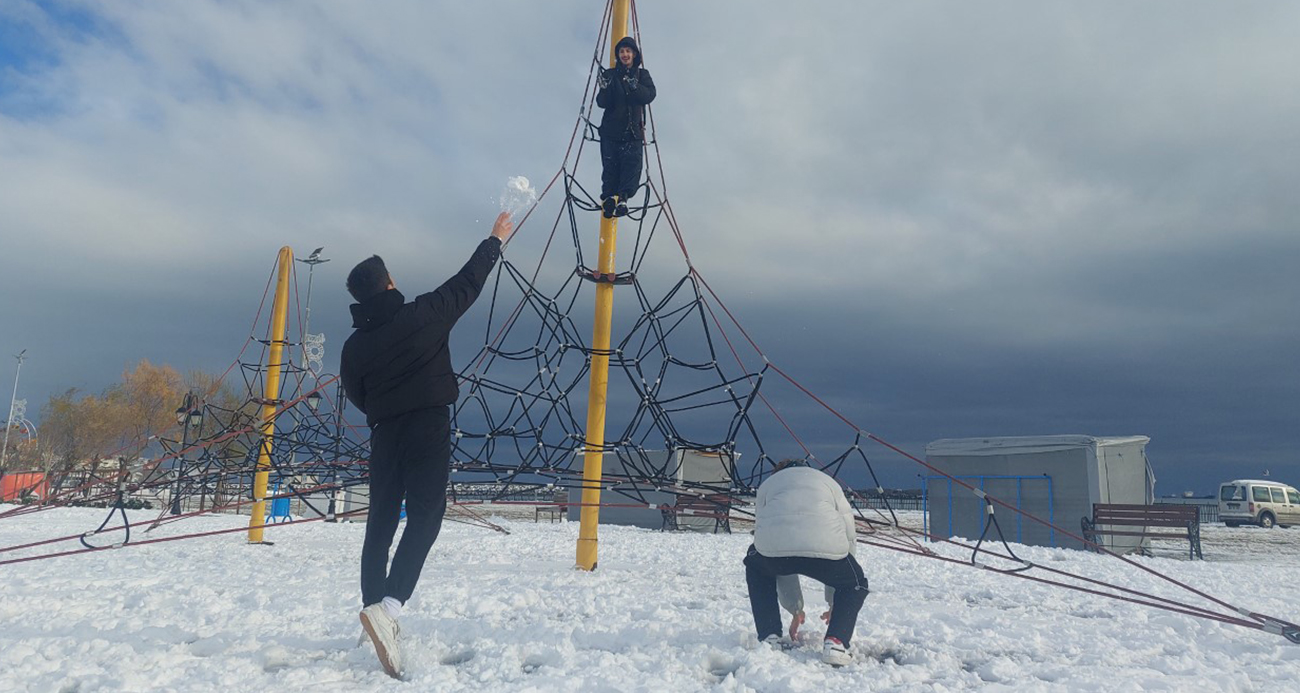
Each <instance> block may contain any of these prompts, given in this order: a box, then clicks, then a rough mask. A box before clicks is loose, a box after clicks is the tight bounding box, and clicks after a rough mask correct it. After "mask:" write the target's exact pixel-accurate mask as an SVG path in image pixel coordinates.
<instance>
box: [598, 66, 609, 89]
mask: <svg viewBox="0 0 1300 693" xmlns="http://www.w3.org/2000/svg"><path fill="white" fill-rule="evenodd" d="M608 86H609V74H607V73H606V72H605V71H604V70H601V71H600V74H598V75H596V88H597V89H604V88H605V87H608Z"/></svg>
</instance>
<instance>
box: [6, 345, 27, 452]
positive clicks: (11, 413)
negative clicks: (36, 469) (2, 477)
mask: <svg viewBox="0 0 1300 693" xmlns="http://www.w3.org/2000/svg"><path fill="white" fill-rule="evenodd" d="M14 358H16V359H18V370H17V371H15V372H14V392H13V394H12V395H10V396H9V415H8V416H7V417H5V442H4V447H2V448H0V469H4V468H5V456H6V455H8V454H9V429H11V428H13V427H14V403H15V402H16V401H17V400H18V376H20V375H22V372H23V361H24V360H26V358H27V350H26V349H23V350H22V351H20V352H18V353H17V354H14Z"/></svg>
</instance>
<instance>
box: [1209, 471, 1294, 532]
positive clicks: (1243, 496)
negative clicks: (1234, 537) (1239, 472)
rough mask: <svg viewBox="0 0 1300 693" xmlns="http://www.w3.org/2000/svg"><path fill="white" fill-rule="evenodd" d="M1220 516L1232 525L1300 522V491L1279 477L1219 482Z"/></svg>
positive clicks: (1269, 525) (1287, 525) (1282, 524)
mask: <svg viewBox="0 0 1300 693" xmlns="http://www.w3.org/2000/svg"><path fill="white" fill-rule="evenodd" d="M1219 519H1220V520H1223V524H1225V525H1227V526H1229V527H1236V526H1238V525H1243V524H1247V525H1259V526H1260V527H1272V526H1273V525H1278V526H1279V527H1290V526H1291V525H1296V524H1300V491H1297V490H1295V489H1294V488H1292V487H1290V486H1287V485H1286V484H1279V483H1277V482H1276V481H1260V480H1258V479H1239V480H1237V481H1229V482H1227V483H1224V484H1220V485H1219Z"/></svg>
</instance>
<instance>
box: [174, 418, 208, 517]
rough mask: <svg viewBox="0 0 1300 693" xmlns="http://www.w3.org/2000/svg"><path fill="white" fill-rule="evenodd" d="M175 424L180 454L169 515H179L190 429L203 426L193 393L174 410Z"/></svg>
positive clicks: (176, 466)
mask: <svg viewBox="0 0 1300 693" xmlns="http://www.w3.org/2000/svg"><path fill="white" fill-rule="evenodd" d="M176 423H178V424H180V425H181V454H180V457H179V458H178V459H177V464H176V465H174V466H175V468H176V487H175V488H174V489H173V490H172V509H171V514H173V515H180V514H181V479H182V478H183V477H184V472H185V449H186V448H188V447H189V445H190V429H191V428H195V429H197V428H198V427H199V426H202V425H203V409H202V408H201V407H199V406H198V397H195V396H194V393H193V392H190V393H188V394H186V395H185V403H184V404H182V405H181V406H179V407H177V408H176Z"/></svg>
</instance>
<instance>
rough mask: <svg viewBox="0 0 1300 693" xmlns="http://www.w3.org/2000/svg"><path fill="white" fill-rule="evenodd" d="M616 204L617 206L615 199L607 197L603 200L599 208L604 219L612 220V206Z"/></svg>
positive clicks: (616, 199)
mask: <svg viewBox="0 0 1300 693" xmlns="http://www.w3.org/2000/svg"><path fill="white" fill-rule="evenodd" d="M616 204H618V198H617V197H607V198H605V201H604V202H602V203H601V205H600V208H601V210H603V211H604V213H605V218H606V219H612V218H613V217H614V205H616Z"/></svg>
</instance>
